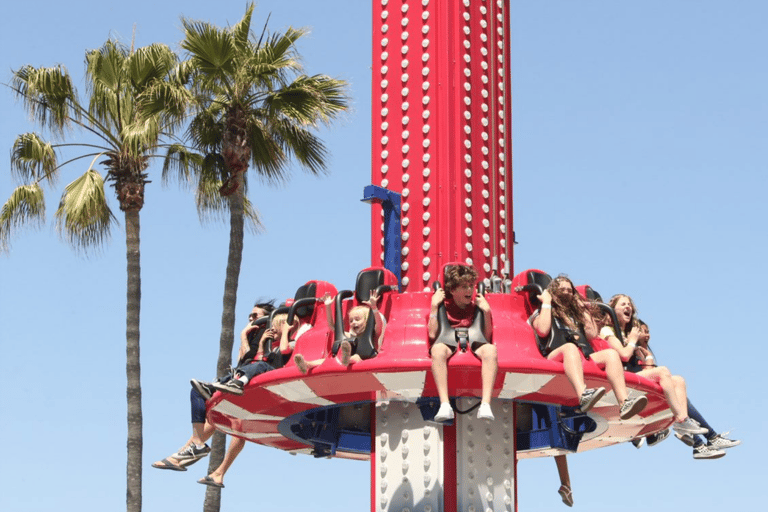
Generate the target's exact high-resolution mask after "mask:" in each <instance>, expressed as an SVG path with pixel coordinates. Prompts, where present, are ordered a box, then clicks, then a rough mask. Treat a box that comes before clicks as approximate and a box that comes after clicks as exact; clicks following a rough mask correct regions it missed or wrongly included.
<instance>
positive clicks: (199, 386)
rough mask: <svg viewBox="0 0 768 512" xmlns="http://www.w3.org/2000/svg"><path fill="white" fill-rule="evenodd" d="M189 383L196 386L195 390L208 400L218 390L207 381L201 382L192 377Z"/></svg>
mask: <svg viewBox="0 0 768 512" xmlns="http://www.w3.org/2000/svg"><path fill="white" fill-rule="evenodd" d="M189 383H190V384H192V387H193V388H195V391H197V392H198V393H200V396H202V397H203V400H205V401H206V402H207V401H208V400H210V399H211V396H212V395H213V394H214V393H215V392H216V388H214V387H213V386H212V385H211V384H209V383H207V382H201V381H199V380H197V379H192V380H190V381H189Z"/></svg>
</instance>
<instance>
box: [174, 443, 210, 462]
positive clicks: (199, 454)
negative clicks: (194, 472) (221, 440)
mask: <svg viewBox="0 0 768 512" xmlns="http://www.w3.org/2000/svg"><path fill="white" fill-rule="evenodd" d="M209 453H211V448H210V447H209V446H208V445H207V444H204V445H203V447H202V448H198V447H197V446H195V443H190V444H189V445H187V446H185V447H184V448H182V449H181V450H179V451H178V452H176V453H174V454H173V455H171V457H173V458H174V459H176V460H178V461H179V463H180V465H182V466H189V465H190V464H193V463H195V462H197V461H198V460H200V459H202V458H203V457H206V456H207V455H208V454H209Z"/></svg>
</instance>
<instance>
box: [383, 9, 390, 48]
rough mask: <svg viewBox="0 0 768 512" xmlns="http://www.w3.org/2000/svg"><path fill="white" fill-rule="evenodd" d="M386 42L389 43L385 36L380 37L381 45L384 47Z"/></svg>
mask: <svg viewBox="0 0 768 512" xmlns="http://www.w3.org/2000/svg"><path fill="white" fill-rule="evenodd" d="M385 12H386V11H385ZM387 44H389V39H387V38H386V37H383V38H381V46H382V47H385V48H386V46H387Z"/></svg>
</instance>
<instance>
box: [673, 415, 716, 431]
mask: <svg viewBox="0 0 768 512" xmlns="http://www.w3.org/2000/svg"><path fill="white" fill-rule="evenodd" d="M672 428H673V429H675V432H679V433H681V434H691V435H696V434H706V433H707V432H709V430H707V429H706V428H704V427H702V426H701V425H699V423H698V422H697V421H696V420H693V419H691V418H685V419H684V420H683V421H676V422H675V423H674V424H672Z"/></svg>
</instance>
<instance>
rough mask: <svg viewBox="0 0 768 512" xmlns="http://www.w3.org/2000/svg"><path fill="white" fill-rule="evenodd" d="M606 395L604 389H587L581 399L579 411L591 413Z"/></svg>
mask: <svg viewBox="0 0 768 512" xmlns="http://www.w3.org/2000/svg"><path fill="white" fill-rule="evenodd" d="M604 394H605V388H603V387H600V388H589V389H585V390H584V392H583V393H582V394H581V397H580V398H579V409H581V412H583V413H586V412H587V411H589V410H590V409H591V408H592V407H594V405H595V404H596V403H597V402H598V401H599V400H600V399H601V398H603V395H604Z"/></svg>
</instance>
